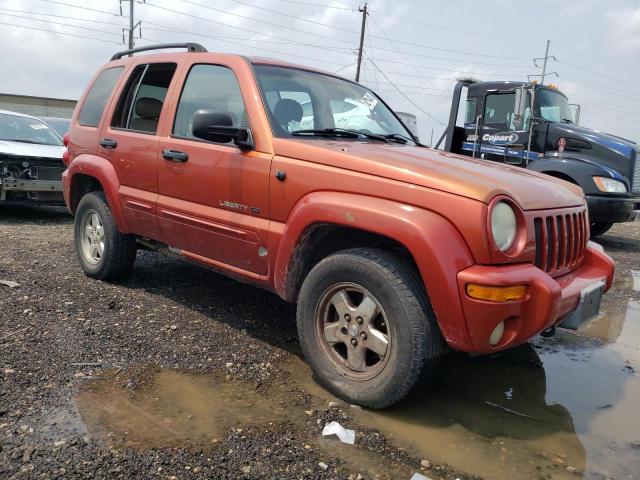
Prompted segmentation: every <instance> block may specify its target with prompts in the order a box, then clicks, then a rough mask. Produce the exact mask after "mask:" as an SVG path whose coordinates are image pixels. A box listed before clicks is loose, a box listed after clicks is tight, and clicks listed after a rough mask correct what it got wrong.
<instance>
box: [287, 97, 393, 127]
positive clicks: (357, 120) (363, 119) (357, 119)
mask: <svg viewBox="0 0 640 480" xmlns="http://www.w3.org/2000/svg"><path fill="white" fill-rule="evenodd" d="M331 103H332V105H331V111H332V112H333V121H334V123H335V126H336V128H347V129H356V130H365V131H367V132H368V133H378V134H384V133H386V130H385V129H383V128H382V127H380V125H379V124H378V122H376V121H375V120H373V119H372V118H371V108H370V107H368V106H367V105H366V104H364V103H362V101H358V100H354V99H351V98H345V99H344V100H332V102H331ZM301 105H302V112H303V116H302V120H300V127H299V128H300V129H312V128H313V118H314V117H313V111H312V108H311V101H310V100H308V101H306V102H302V103H301Z"/></svg>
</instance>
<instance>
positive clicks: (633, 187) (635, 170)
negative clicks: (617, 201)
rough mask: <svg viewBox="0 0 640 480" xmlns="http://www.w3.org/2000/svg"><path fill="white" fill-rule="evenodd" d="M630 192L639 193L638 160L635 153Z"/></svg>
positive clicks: (639, 160)
mask: <svg viewBox="0 0 640 480" xmlns="http://www.w3.org/2000/svg"><path fill="white" fill-rule="evenodd" d="M631 191H632V192H634V193H640V158H639V157H638V154H637V153H636V158H635V166H634V168H633V178H632V179H631Z"/></svg>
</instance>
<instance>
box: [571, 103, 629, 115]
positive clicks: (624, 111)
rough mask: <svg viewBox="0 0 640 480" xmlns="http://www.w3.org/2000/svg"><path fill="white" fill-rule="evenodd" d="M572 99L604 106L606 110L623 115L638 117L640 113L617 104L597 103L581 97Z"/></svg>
mask: <svg viewBox="0 0 640 480" xmlns="http://www.w3.org/2000/svg"><path fill="white" fill-rule="evenodd" d="M574 101H575V102H576V103H579V104H583V103H584V104H586V105H595V106H597V107H603V108H606V109H607V110H610V111H613V112H618V113H622V114H624V115H628V116H632V117H639V118H640V113H638V111H635V112H634V111H630V110H625V109H623V108H619V107H618V106H617V105H608V104H606V103H599V102H592V101H590V100H581V99H574Z"/></svg>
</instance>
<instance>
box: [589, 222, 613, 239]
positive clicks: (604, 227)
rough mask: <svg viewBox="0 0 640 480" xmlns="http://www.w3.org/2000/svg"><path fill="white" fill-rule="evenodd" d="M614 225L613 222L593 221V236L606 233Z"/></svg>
mask: <svg viewBox="0 0 640 480" xmlns="http://www.w3.org/2000/svg"><path fill="white" fill-rule="evenodd" d="M611 227H613V223H608V222H591V238H595V237H599V236H600V235H604V234H605V233H607V232H608V231H609V229H610V228H611Z"/></svg>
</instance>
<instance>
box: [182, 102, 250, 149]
mask: <svg viewBox="0 0 640 480" xmlns="http://www.w3.org/2000/svg"><path fill="white" fill-rule="evenodd" d="M191 131H192V132H193V136H194V137H197V138H201V139H203V140H208V141H210V142H216V143H228V142H230V141H232V140H233V142H234V143H235V144H236V145H237V146H238V147H240V148H242V149H252V148H253V147H254V145H253V141H252V140H251V135H250V133H249V130H248V129H246V128H238V127H234V126H233V119H232V118H231V115H229V114H228V113H223V112H216V111H213V110H198V111H196V113H195V114H194V115H193V126H192V128H191Z"/></svg>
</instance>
